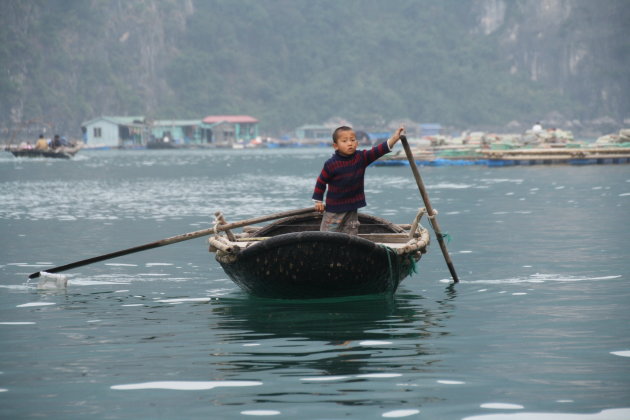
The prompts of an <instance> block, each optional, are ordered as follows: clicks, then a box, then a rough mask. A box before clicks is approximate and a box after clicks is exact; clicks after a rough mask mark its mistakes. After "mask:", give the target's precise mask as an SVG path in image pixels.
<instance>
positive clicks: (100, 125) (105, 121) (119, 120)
mask: <svg viewBox="0 0 630 420" xmlns="http://www.w3.org/2000/svg"><path fill="white" fill-rule="evenodd" d="M144 129H145V122H144V117H142V116H136V117H98V118H94V119H92V120H89V121H86V122H84V123H83V124H81V131H82V132H83V142H84V143H85V144H86V145H87V146H89V147H123V146H134V145H137V146H140V145H142V144H144V143H143V132H144Z"/></svg>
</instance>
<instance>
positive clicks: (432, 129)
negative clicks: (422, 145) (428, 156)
mask: <svg viewBox="0 0 630 420" xmlns="http://www.w3.org/2000/svg"><path fill="white" fill-rule="evenodd" d="M419 128H420V136H421V137H427V136H437V135H439V134H442V126H441V125H440V124H436V123H427V124H420V127H419Z"/></svg>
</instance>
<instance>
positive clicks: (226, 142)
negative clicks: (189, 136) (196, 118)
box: [201, 115, 258, 146]
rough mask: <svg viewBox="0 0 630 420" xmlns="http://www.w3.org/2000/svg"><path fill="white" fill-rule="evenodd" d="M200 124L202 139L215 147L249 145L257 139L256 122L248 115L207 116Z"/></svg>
mask: <svg viewBox="0 0 630 420" xmlns="http://www.w3.org/2000/svg"><path fill="white" fill-rule="evenodd" d="M202 123H203V124H202V125H201V129H202V130H203V133H204V137H205V138H206V139H207V140H208V143H212V144H214V145H215V146H231V145H233V144H235V143H249V142H250V141H252V140H254V139H255V138H256V137H258V120H257V119H256V118H254V117H250V116H249V115H209V116H207V117H206V118H204V119H203V120H202Z"/></svg>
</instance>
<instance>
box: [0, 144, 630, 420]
mask: <svg viewBox="0 0 630 420" xmlns="http://www.w3.org/2000/svg"><path fill="white" fill-rule="evenodd" d="M330 154H331V150H330V149H280V150H260V151H258V150H240V151H227V150H225V151H224V150H219V151H126V152H123V151H100V152H96V151H83V152H81V153H80V154H79V155H77V157H76V158H75V159H74V160H71V161H56V160H38V159H33V160H26V159H15V158H13V157H12V156H11V155H10V154H8V153H5V154H4V155H2V156H0V237H1V238H2V239H1V245H0V343H1V344H0V418H6V419H18V418H47V419H84V418H100V419H156V418H164V419H208V418H217V419H239V418H251V417H262V416H265V417H267V416H271V417H274V418H308V419H342V418H343V419H347V418H356V419H371V418H391V417H399V418H423V419H447V420H448V419H482V420H499V419H550V420H583V419H588V420H604V419H606V420H608V419H628V418H630V322H628V317H629V316H630V292H629V289H628V283H629V281H630V258H629V257H630V253H629V251H628V240H629V239H630V223H628V215H629V214H630V213H629V212H628V208H629V207H630V166H626V165H610V166H585V167H571V166H549V167H542V166H538V167H514V168H486V167H481V166H472V167H442V168H428V167H427V168H421V173H422V176H423V179H424V181H425V184H426V185H427V187H428V192H429V195H430V197H431V200H432V204H433V206H434V207H435V208H436V209H437V210H438V211H439V216H438V217H439V221H440V225H441V227H442V230H443V231H446V232H448V233H449V234H450V236H451V238H452V240H451V242H450V243H449V245H448V246H449V250H450V252H451V256H452V259H453V263H454V265H455V268H456V269H457V272H458V274H459V276H460V278H461V280H462V281H461V283H460V284H458V285H456V286H454V287H453V286H451V285H450V284H449V282H448V278H449V275H448V270H447V267H446V265H445V264H444V261H443V259H442V255H441V253H440V251H439V247H438V246H437V242H436V241H434V243H433V244H432V246H431V248H430V251H429V253H428V254H427V255H425V256H424V257H423V259H422V260H421V262H420V264H419V267H418V268H419V272H418V273H417V274H415V275H414V276H413V277H411V278H407V279H406V280H405V281H404V282H403V283H402V285H401V286H400V288H399V290H398V292H397V293H396V294H395V295H394V296H390V297H369V298H361V299H358V298H357V299H347V300H340V301H310V302H309V301H298V302H295V301H281V300H269V299H258V298H254V297H251V296H248V295H247V294H245V293H244V292H242V291H240V290H239V289H238V288H237V287H236V286H235V285H234V284H233V283H232V282H231V281H230V280H228V279H227V277H226V275H225V274H224V272H223V271H222V270H221V268H220V266H219V265H218V263H217V262H215V261H214V258H213V255H212V254H209V253H208V251H207V245H206V242H205V239H203V238H199V239H195V240H191V241H186V242H182V243H179V244H175V245H170V246H166V247H162V248H159V249H155V250H151V251H146V252H142V253H137V254H133V255H128V256H125V257H121V258H118V259H114V260H109V261H104V262H100V263H97V264H93V265H89V266H85V267H81V268H77V269H74V270H71V271H69V272H67V273H65V275H66V276H67V279H68V286H67V289H65V290H39V289H38V288H37V282H36V281H31V282H30V283H28V282H27V276H28V274H29V273H32V272H34V271H39V270H43V269H45V268H47V267H52V266H58V265H62V264H66V263H69V262H73V261H77V260H81V259H84V258H89V257H93V256H96V255H100V254H105V253H109V252H113V251H116V250H119V249H124V248H128V247H132V246H136V245H141V244H144V243H148V242H152V241H155V240H158V239H162V238H166V237H170V236H174V235H178V234H182V233H186V232H191V231H195V230H199V229H204V228H207V227H210V226H211V225H212V220H213V214H214V212H215V211H217V210H221V211H223V213H224V214H225V217H226V218H227V219H228V221H236V220H241V219H245V218H250V217H255V216H258V215H263V214H270V213H274V212H278V211H285V210H291V209H295V208H302V207H307V206H309V205H311V202H310V194H311V190H312V187H313V185H314V182H315V177H316V175H317V174H318V173H319V170H320V169H321V166H322V164H323V161H324V160H325V159H326V158H327V157H328V156H329V155H330ZM366 184H367V186H366V193H367V198H368V207H367V208H366V209H365V211H366V212H369V213H372V214H376V215H380V216H383V217H386V218H388V219H390V220H393V221H394V222H398V223H410V222H411V220H412V219H413V217H414V215H415V212H416V211H417V209H418V207H421V206H422V204H421V201H420V197H419V194H418V192H417V189H416V186H415V183H414V181H413V178H412V175H411V171H410V170H409V168H408V167H372V168H370V169H369V170H368V175H367V178H366Z"/></svg>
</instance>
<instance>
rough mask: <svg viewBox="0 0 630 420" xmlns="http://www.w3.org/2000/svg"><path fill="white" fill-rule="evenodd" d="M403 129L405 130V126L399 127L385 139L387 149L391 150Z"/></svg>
mask: <svg viewBox="0 0 630 420" xmlns="http://www.w3.org/2000/svg"><path fill="white" fill-rule="evenodd" d="M403 131H405V127H400V128H399V129H398V130H396V131H395V132H394V134H392V136H391V137H390V138H388V139H387V147H389V150H392V148H393V147H394V145H395V144H396V143H397V142H398V140H400V135H401V134H402V133H403Z"/></svg>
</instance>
